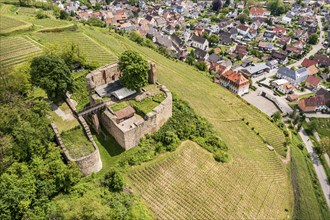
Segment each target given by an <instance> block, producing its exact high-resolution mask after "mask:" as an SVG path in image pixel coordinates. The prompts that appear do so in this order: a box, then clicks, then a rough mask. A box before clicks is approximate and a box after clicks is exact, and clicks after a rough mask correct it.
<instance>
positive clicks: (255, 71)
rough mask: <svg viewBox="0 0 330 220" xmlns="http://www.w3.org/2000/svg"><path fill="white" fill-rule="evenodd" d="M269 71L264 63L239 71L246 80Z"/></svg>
mask: <svg viewBox="0 0 330 220" xmlns="http://www.w3.org/2000/svg"><path fill="white" fill-rule="evenodd" d="M269 71H270V68H269V66H267V65H266V64H265V63H257V64H254V65H252V66H248V67H245V68H244V69H242V70H240V72H241V73H242V74H243V76H245V77H246V78H251V77H256V76H258V75H260V74H262V73H269Z"/></svg>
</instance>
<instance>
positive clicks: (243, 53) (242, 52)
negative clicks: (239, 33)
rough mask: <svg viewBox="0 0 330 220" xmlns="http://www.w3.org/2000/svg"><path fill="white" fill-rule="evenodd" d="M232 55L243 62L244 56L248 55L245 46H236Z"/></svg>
mask: <svg viewBox="0 0 330 220" xmlns="http://www.w3.org/2000/svg"><path fill="white" fill-rule="evenodd" d="M234 53H236V54H237V56H238V58H239V59H241V60H243V59H244V58H245V56H246V55H247V54H248V50H247V47H246V46H243V45H237V46H236V48H235V50H234Z"/></svg>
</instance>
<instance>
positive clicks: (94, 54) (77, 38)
mask: <svg viewBox="0 0 330 220" xmlns="http://www.w3.org/2000/svg"><path fill="white" fill-rule="evenodd" d="M34 36H35V38H36V39H38V41H40V42H41V43H43V44H46V43H51V42H57V43H62V44H63V43H64V44H65V42H66V41H72V42H74V43H77V44H78V45H79V47H80V49H81V50H82V52H83V54H84V55H85V56H86V58H87V61H89V62H98V63H99V64H100V65H102V64H106V63H112V62H114V61H116V60H117V58H116V56H115V55H114V54H113V53H112V52H111V51H110V50H108V49H105V48H104V47H102V46H100V45H99V44H98V43H97V42H95V41H94V40H93V39H91V38H89V37H88V36H86V35H85V34H83V33H81V32H59V33H36V34H35V35H34Z"/></svg>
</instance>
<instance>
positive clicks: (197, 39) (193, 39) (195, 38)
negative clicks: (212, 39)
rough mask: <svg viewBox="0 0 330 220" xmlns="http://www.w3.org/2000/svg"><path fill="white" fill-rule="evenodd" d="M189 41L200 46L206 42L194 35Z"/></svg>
mask: <svg viewBox="0 0 330 220" xmlns="http://www.w3.org/2000/svg"><path fill="white" fill-rule="evenodd" d="M191 40H192V41H195V42H198V43H200V44H204V43H205V42H207V39H205V38H203V37H199V36H196V35H193V36H192V37H191Z"/></svg>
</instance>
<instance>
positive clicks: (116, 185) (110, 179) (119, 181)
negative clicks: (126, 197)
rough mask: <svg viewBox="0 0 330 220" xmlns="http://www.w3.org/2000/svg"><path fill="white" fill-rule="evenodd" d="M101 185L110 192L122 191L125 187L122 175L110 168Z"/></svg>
mask: <svg viewBox="0 0 330 220" xmlns="http://www.w3.org/2000/svg"><path fill="white" fill-rule="evenodd" d="M103 184H104V185H105V186H107V187H108V188H109V190H110V191H122V190H123V188H124V185H125V182H124V177H123V175H122V173H121V172H120V171H119V170H117V169H115V168H112V169H111V170H110V171H109V172H108V173H107V174H106V175H105V177H104V180H103Z"/></svg>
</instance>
